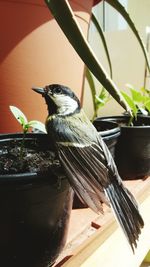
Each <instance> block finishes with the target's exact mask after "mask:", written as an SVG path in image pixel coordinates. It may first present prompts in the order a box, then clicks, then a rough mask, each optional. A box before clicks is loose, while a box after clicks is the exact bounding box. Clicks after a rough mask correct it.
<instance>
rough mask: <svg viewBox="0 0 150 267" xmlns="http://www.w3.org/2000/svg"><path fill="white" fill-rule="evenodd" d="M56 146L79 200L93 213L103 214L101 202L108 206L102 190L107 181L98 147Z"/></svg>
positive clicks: (106, 171)
mask: <svg viewBox="0 0 150 267" xmlns="http://www.w3.org/2000/svg"><path fill="white" fill-rule="evenodd" d="M57 145H58V152H59V158H60V161H61V163H62V165H63V166H64V168H65V171H66V173H67V176H68V178H69V181H70V184H71V185H72V187H73V188H74V190H75V192H76V193H77V195H78V196H79V198H80V199H81V200H82V201H83V202H85V203H86V204H87V205H88V206H89V207H90V208H91V209H92V210H94V211H95V212H97V213H99V212H103V209H102V202H104V203H106V204H108V201H107V199H106V197H105V194H104V190H103V188H105V187H106V186H107V185H108V184H109V179H108V169H107V167H106V166H105V164H104V163H102V162H103V161H104V159H103V155H102V151H101V149H100V147H99V145H97V144H95V143H93V144H91V145H83V146H82V145H80V144H76V145H75V144H74V145H72V144H69V143H68V144H66V143H64V144H63V143H57Z"/></svg>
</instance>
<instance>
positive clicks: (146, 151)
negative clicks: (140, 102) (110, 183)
mask: <svg viewBox="0 0 150 267" xmlns="http://www.w3.org/2000/svg"><path fill="white" fill-rule="evenodd" d="M129 119H130V118H129V116H112V117H103V120H107V121H108V120H109V121H110V120H111V121H114V122H117V123H118V125H119V126H120V127H121V128H120V129H121V133H120V136H119V138H118V142H117V145H116V150H115V162H116V165H117V167H118V171H119V173H120V175H121V177H122V178H123V179H135V178H141V177H145V176H148V175H149V174H150V116H138V118H137V120H135V121H134V122H133V126H127V125H128V122H129Z"/></svg>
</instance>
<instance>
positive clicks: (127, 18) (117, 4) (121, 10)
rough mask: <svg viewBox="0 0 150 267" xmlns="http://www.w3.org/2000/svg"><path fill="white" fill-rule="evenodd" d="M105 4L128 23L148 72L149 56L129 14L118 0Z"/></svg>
mask: <svg viewBox="0 0 150 267" xmlns="http://www.w3.org/2000/svg"><path fill="white" fill-rule="evenodd" d="M106 2H107V3H108V4H110V5H111V6H112V7H114V8H115V9H116V10H117V11H118V12H119V13H120V14H121V15H122V16H123V18H124V19H125V21H126V22H127V23H128V25H129V26H130V28H131V30H132V31H133V33H134V34H135V36H136V38H137V40H138V42H139V44H140V46H141V48H142V51H143V54H144V57H145V61H146V63H147V68H148V70H149V72H150V61H149V56H148V52H147V50H146V47H145V45H144V43H143V41H142V39H141V37H140V35H139V33H138V31H137V29H136V27H135V25H134V23H133V21H132V20H131V18H130V16H129V14H128V13H127V11H126V10H125V8H124V6H122V5H121V4H120V2H119V1H118V0H106Z"/></svg>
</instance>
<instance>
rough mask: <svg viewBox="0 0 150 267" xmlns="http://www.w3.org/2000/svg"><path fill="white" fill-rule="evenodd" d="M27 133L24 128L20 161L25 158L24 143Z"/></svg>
mask: <svg viewBox="0 0 150 267" xmlns="http://www.w3.org/2000/svg"><path fill="white" fill-rule="evenodd" d="M26 133H27V131H26V130H24V131H23V138H22V141H21V147H20V156H19V158H20V161H22V160H23V154H24V144H25V136H26Z"/></svg>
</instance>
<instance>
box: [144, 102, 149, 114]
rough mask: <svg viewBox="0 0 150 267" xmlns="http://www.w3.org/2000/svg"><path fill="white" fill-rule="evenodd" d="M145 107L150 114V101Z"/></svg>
mask: <svg viewBox="0 0 150 267" xmlns="http://www.w3.org/2000/svg"><path fill="white" fill-rule="evenodd" d="M145 107H146V109H147V110H148V112H150V100H149V101H147V102H145Z"/></svg>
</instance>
